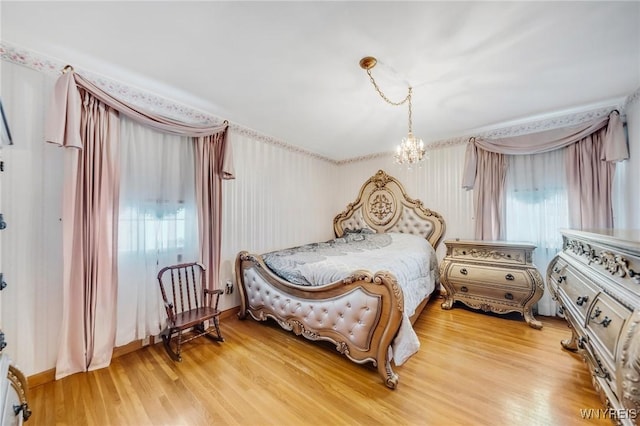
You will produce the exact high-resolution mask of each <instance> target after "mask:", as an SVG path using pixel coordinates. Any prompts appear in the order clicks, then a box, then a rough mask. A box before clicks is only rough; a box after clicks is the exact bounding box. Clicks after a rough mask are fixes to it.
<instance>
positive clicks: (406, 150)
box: [360, 56, 429, 165]
mask: <svg viewBox="0 0 640 426" xmlns="http://www.w3.org/2000/svg"><path fill="white" fill-rule="evenodd" d="M377 63H378V60H377V59H376V58H374V57H373V56H366V57H364V58H362V59H361V60H360V67H361V68H362V69H364V70H366V71H367V74H368V75H369V80H371V84H373V87H374V88H375V89H376V91H377V92H378V94H379V95H380V97H381V98H382V99H384V100H385V102H387V103H388V104H391V105H394V106H400V105H403V104H405V103H408V105H409V134H408V135H407V137H405V138H402V141H401V142H400V144H399V145H398V147H397V148H396V152H395V154H394V158H395V161H396V163H398V164H408V165H412V164H416V163H419V162H420V161H422V160H424V159H427V158H429V155H428V154H427V152H426V150H425V148H424V142H423V141H422V139H420V138H416V137H415V136H413V129H412V127H413V121H412V112H413V111H412V109H411V96H412V95H413V89H412V88H411V86H409V90H408V93H407V96H406V97H405V98H404V99H403V100H401V101H400V102H393V101H391V100H390V99H389V98H387V97H386V96H385V95H384V93H382V90H380V87H378V84H377V83H376V81H375V80H374V79H373V75H371V69H372V68H373V67H375V66H376V64H377Z"/></svg>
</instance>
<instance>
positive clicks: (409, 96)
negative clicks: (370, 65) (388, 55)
mask: <svg viewBox="0 0 640 426" xmlns="http://www.w3.org/2000/svg"><path fill="white" fill-rule="evenodd" d="M367 74H369V80H371V84H373V87H375V89H376V92H378V94H379V95H380V97H381V98H382V99H384V100H385V102H387V103H388V104H391V105H395V106H399V105H402V104H404V103H405V102H407V101H409V100H410V99H411V88H409V93H408V94H407V97H406V98H404V99H403V100H402V101H400V102H393V101H392V100H390V99H389V98H387V97H386V96H385V95H384V93H382V90H380V87H379V86H378V84H377V83H376V81H375V80H374V79H373V75H372V74H371V70H370V69H368V70H367Z"/></svg>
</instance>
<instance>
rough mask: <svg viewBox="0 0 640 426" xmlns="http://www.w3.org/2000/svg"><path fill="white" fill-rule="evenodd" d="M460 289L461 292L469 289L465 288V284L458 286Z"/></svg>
mask: <svg viewBox="0 0 640 426" xmlns="http://www.w3.org/2000/svg"><path fill="white" fill-rule="evenodd" d="M460 291H461V292H463V293H466V292H468V291H469V289H468V288H467V286H464V285H463V286H462V287H460Z"/></svg>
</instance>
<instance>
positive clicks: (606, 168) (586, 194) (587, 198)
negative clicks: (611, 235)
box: [565, 129, 616, 229]
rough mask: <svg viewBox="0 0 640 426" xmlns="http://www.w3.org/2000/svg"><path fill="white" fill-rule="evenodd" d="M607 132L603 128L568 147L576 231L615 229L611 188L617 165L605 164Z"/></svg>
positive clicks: (571, 220)
mask: <svg viewBox="0 0 640 426" xmlns="http://www.w3.org/2000/svg"><path fill="white" fill-rule="evenodd" d="M605 133H606V129H601V130H599V131H597V132H595V133H594V134H592V135H590V136H587V137H586V138H584V139H582V140H581V141H580V142H577V143H574V144H573V145H569V146H568V147H567V148H566V149H567V153H566V158H565V161H566V168H567V186H568V187H569V188H570V189H571V190H570V191H569V226H571V227H572V228H575V229H594V228H613V208H612V205H611V188H612V185H613V175H614V173H615V169H616V165H615V163H613V162H610V161H602V160H603V159H604V158H605V157H606V155H605V149H606V146H605V140H606V134H605Z"/></svg>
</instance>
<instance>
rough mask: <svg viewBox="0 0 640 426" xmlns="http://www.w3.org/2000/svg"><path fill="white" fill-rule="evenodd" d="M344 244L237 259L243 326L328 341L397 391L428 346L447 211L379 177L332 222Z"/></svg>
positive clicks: (244, 254) (330, 243) (338, 241)
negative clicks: (408, 364) (268, 324)
mask: <svg viewBox="0 0 640 426" xmlns="http://www.w3.org/2000/svg"><path fill="white" fill-rule="evenodd" d="M333 228H334V232H335V236H336V238H335V239H333V240H330V241H325V242H320V243H312V244H308V245H305V246H300V247H295V248H290V249H285V250H281V251H278V252H271V253H264V254H260V255H258V254H251V253H248V252H246V251H242V252H240V253H239V254H238V256H237V258H236V266H235V273H236V282H237V283H239V285H238V288H239V290H240V312H239V314H238V315H239V317H240V318H241V319H244V318H246V317H247V316H251V317H252V318H253V319H255V320H257V321H265V320H267V319H269V318H271V319H273V320H275V321H276V322H277V323H278V324H279V325H280V326H281V327H282V328H284V329H285V330H288V331H292V332H294V333H295V334H296V335H301V336H304V337H306V338H307V339H309V340H316V341H317V340H323V341H328V342H331V343H332V344H334V345H335V347H336V349H337V351H338V352H340V353H341V354H343V355H345V356H346V357H348V358H349V359H350V360H351V361H353V362H355V363H358V364H366V363H372V364H373V365H374V366H375V367H376V368H377V371H378V373H379V374H380V375H381V376H382V378H383V381H384V383H385V384H386V386H388V387H389V388H391V389H395V388H396V387H397V385H398V379H399V377H398V375H397V374H396V373H395V372H394V371H393V369H392V362H393V363H394V364H395V365H401V364H402V363H403V362H404V361H406V359H408V358H409V357H410V356H411V355H412V354H413V353H415V352H416V351H417V350H418V348H419V346H420V342H419V340H418V337H417V335H416V334H415V331H414V330H413V327H412V324H413V323H414V322H415V320H416V319H417V318H418V316H419V315H420V313H421V312H422V309H423V308H424V306H425V305H426V303H427V302H428V300H429V298H430V297H431V295H433V294H434V291H435V290H436V289H438V288H439V273H438V265H437V259H436V255H435V250H434V248H435V247H437V246H438V244H439V243H440V241H441V240H442V237H443V235H444V231H445V222H444V220H443V218H442V216H440V215H439V214H438V213H436V212H434V211H432V210H430V209H428V208H425V207H424V206H423V204H422V202H421V201H419V200H415V199H411V198H409V197H408V196H407V194H406V192H405V190H404V188H403V186H402V185H401V183H400V182H399V181H398V180H396V179H395V178H393V177H391V176H389V175H388V174H387V173H385V172H384V171H382V170H379V171H378V172H377V173H376V174H375V175H374V176H372V177H371V178H369V179H368V180H367V181H366V182H365V183H364V184H363V185H362V188H361V189H360V192H359V194H358V197H357V199H356V200H355V201H354V202H353V203H350V204H349V205H348V206H347V208H346V209H345V210H344V211H343V212H342V213H340V214H338V215H337V216H336V217H335V218H334V220H333Z"/></svg>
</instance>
